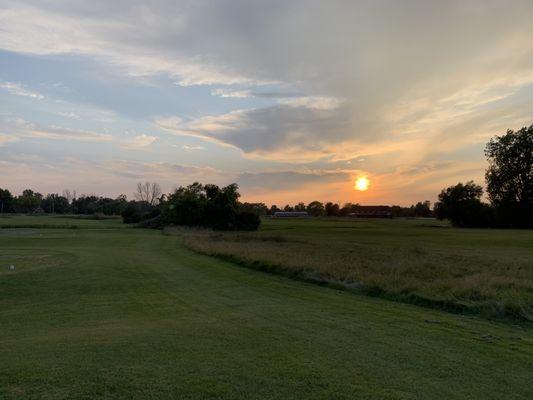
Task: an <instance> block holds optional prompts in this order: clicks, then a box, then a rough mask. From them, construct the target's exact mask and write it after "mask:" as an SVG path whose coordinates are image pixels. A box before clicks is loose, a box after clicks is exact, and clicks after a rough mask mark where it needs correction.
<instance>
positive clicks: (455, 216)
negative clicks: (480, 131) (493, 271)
mask: <svg viewBox="0 0 533 400" xmlns="http://www.w3.org/2000/svg"><path fill="white" fill-rule="evenodd" d="M485 156H486V157H487V161H488V164H489V165H488V168H487V169H486V171H485V183H486V190H487V197H488V200H489V201H488V202H484V201H483V188H482V187H481V186H480V185H477V184H476V183H474V182H473V181H469V182H467V183H464V184H463V183H458V184H457V185H455V186H450V187H448V188H446V189H443V190H442V191H441V193H440V194H439V201H438V202H437V203H435V214H436V216H437V217H438V218H440V219H449V220H450V221H451V222H452V223H453V224H454V225H455V226H464V227H497V228H533V125H531V126H529V127H524V128H522V129H520V130H518V131H516V132H515V131H512V130H508V131H507V133H506V134H504V135H502V136H496V137H494V138H492V139H491V140H490V141H489V142H488V143H487V145H486V147H485Z"/></svg>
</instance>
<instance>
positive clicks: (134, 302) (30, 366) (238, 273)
mask: <svg viewBox="0 0 533 400" xmlns="http://www.w3.org/2000/svg"><path fill="white" fill-rule="evenodd" d="M32 260H33V262H34V263H43V261H42V260H46V262H45V263H44V264H43V265H42V267H40V268H37V267H35V265H32ZM50 260H55V262H51V261H50ZM15 262H16V263H17V265H20V267H19V268H17V270H16V271H14V272H13V271H9V272H5V266H6V265H7V264H9V263H15ZM532 372H533V334H532V330H531V328H530V327H520V326H512V325H505V324H498V323H493V322H489V321H485V320H481V319H475V318H467V317H461V316H458V315H452V314H448V313H444V312H439V311H435V310H428V309H423V308H419V307H415V306H410V305H405V304H399V303H393V302H388V301H384V300H380V299H375V298H368V297H364V296H358V295H353V294H350V293H345V292H340V291H336V290H332V289H329V288H323V287H319V286H315V285H312V284H306V283H302V282H297V281H292V280H289V279H286V278H283V277H280V276H273V275H268V274H265V273H260V272H256V271H253V270H248V269H245V268H241V267H238V266H235V265H232V264H229V263H224V262H221V261H219V260H216V259H212V258H209V257H205V256H201V255H198V254H195V253H193V252H190V251H188V250H186V249H185V248H184V247H183V246H182V244H181V239H180V238H179V237H169V236H162V235H161V234H160V232H155V231H144V230H130V229H121V230H118V229H105V230H97V229H91V230H86V229H75V230H61V229H54V230H38V231H37V232H36V233H32V234H25V235H16V234H14V233H11V232H7V233H4V234H3V235H2V236H1V237H0V398H1V399H63V398H68V399H166V398H174V399H193V398H194V399H304V398H305V399H354V398H357V399H466V398H468V399H502V398H505V399H530V398H533V386H532V385H531V384H530V379H531V376H532Z"/></svg>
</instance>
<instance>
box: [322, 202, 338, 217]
mask: <svg viewBox="0 0 533 400" xmlns="http://www.w3.org/2000/svg"><path fill="white" fill-rule="evenodd" d="M324 210H325V212H326V215H327V216H328V217H337V216H338V215H339V214H340V207H339V205H338V204H335V203H332V202H331V201H330V202H328V203H326V205H325V206H324Z"/></svg>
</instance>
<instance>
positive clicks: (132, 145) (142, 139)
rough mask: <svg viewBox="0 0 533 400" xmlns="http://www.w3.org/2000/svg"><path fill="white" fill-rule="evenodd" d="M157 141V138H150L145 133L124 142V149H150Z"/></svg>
mask: <svg viewBox="0 0 533 400" xmlns="http://www.w3.org/2000/svg"><path fill="white" fill-rule="evenodd" d="M156 140H157V137H156V136H150V135H147V134H145V133H143V134H141V135H138V136H135V137H133V138H131V139H127V140H125V141H123V143H122V147H124V148H129V149H143V148H146V147H149V146H150V145H151V144H152V143H154V142H155V141H156Z"/></svg>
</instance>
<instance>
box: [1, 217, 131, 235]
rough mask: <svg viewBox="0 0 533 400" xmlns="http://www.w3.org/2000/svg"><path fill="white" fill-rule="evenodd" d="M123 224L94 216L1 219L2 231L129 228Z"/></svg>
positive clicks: (115, 220)
mask: <svg viewBox="0 0 533 400" xmlns="http://www.w3.org/2000/svg"><path fill="white" fill-rule="evenodd" d="M128 227H129V226H128V225H124V224H123V223H122V219H120V218H105V219H102V220H97V219H94V217H93V216H86V215H76V216H69V215H65V216H63V215H56V216H50V215H10V214H4V216H2V217H0V234H1V233H2V232H1V229H16V228H35V229H42V228H47V229H77V228H84V229H91V228H92V229H108V228H113V229H117V228H128Z"/></svg>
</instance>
